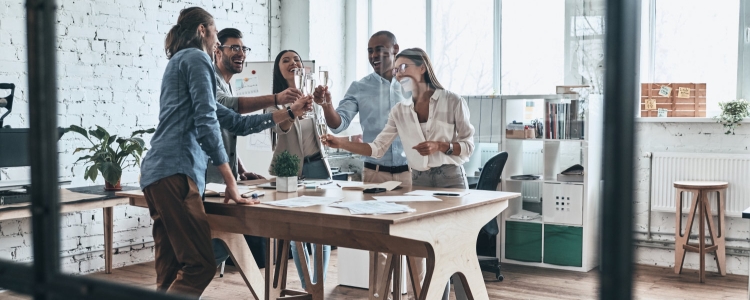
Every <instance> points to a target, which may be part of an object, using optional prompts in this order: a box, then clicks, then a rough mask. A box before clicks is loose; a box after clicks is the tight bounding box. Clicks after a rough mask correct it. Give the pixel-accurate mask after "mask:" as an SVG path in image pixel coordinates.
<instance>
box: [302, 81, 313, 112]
mask: <svg viewBox="0 0 750 300" xmlns="http://www.w3.org/2000/svg"><path fill="white" fill-rule="evenodd" d="M303 77H304V79H303V83H302V94H303V95H305V96H310V95H312V94H313V93H314V92H315V74H314V73H306V74H305V75H304V76H303ZM314 110H315V108H314V107H313V110H310V111H307V112H305V114H304V118H305V119H310V118H315V113H314Z"/></svg>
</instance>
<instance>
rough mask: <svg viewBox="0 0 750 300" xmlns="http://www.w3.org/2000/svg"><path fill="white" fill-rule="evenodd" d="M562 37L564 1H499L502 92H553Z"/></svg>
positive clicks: (559, 80)
mask: <svg viewBox="0 0 750 300" xmlns="http://www.w3.org/2000/svg"><path fill="white" fill-rule="evenodd" d="M564 40H565V1H561V0H539V1H522V0H504V1H502V40H501V44H502V46H501V47H502V59H501V61H502V63H501V66H502V79H501V81H502V94H504V95H513V94H554V93H555V86H556V85H562V84H563V83H564V81H563V77H564V57H565V53H564V52H565V51H564V47H565V45H564Z"/></svg>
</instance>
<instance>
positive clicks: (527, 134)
mask: <svg viewBox="0 0 750 300" xmlns="http://www.w3.org/2000/svg"><path fill="white" fill-rule="evenodd" d="M505 138H508V139H522V140H525V139H533V138H536V132H535V130H534V129H524V130H507V129H506V130H505Z"/></svg>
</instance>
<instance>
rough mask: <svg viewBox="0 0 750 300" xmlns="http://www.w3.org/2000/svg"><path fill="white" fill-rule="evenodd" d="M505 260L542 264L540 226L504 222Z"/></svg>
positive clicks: (539, 224)
mask: <svg viewBox="0 0 750 300" xmlns="http://www.w3.org/2000/svg"><path fill="white" fill-rule="evenodd" d="M505 258H507V259H513V260H519V261H526V262H542V224H541V223H531V222H514V221H506V222H505Z"/></svg>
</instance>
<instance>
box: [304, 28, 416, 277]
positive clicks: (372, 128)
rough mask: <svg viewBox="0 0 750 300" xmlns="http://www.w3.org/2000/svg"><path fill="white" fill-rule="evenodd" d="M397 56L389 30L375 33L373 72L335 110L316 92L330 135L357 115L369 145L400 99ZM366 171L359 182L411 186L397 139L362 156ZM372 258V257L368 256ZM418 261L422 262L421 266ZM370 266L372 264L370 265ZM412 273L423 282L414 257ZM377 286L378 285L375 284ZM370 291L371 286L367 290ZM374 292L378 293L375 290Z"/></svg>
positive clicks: (370, 52) (321, 90)
mask: <svg viewBox="0 0 750 300" xmlns="http://www.w3.org/2000/svg"><path fill="white" fill-rule="evenodd" d="M396 54H398V43H397V42H396V36H395V35H393V33H391V32H390V31H378V32H376V33H375V34H373V35H372V36H371V37H370V41H369V42H368V43H367V57H368V60H369V61H370V65H371V66H372V68H373V70H374V72H373V73H372V74H370V75H367V76H365V77H364V78H362V79H360V80H359V81H355V82H352V85H350V86H349V90H347V91H346V95H344V99H343V100H341V102H339V107H338V108H336V109H334V108H333V104H331V93H329V92H328V88H327V87H320V86H319V87H318V88H316V89H315V93H314V100H315V102H316V103H318V104H320V103H322V102H323V101H322V100H323V97H325V98H326V101H325V102H326V104H323V105H321V106H322V107H323V112H324V114H325V118H326V123H327V124H328V127H330V128H331V131H333V133H339V132H342V131H344V130H345V129H347V128H349V125H350V124H351V121H352V119H353V118H354V116H356V115H357V113H359V123H360V126H362V140H363V142H365V143H371V142H372V141H374V140H375V137H377V136H378V134H379V133H380V132H381V131H383V128H385V124H386V123H387V122H388V114H389V113H390V111H391V108H392V107H393V106H395V105H396V104H397V103H398V102H399V101H401V99H402V97H401V96H400V95H397V94H395V93H396V92H397V91H395V90H394V89H392V88H391V84H392V83H391V81H392V80H393V73H392V71H393V67H394V66H393V62H394V61H395V57H396ZM364 161H365V168H364V170H363V172H362V175H363V176H362V181H364V182H374V183H381V182H386V181H400V182H401V185H403V186H411V169H409V166H408V165H407V163H406V154H404V146H403V145H402V144H401V138H399V137H396V140H394V141H393V143H392V144H391V147H390V148H388V150H387V151H386V152H385V155H383V157H381V158H379V159H375V158H372V157H364ZM371 257H372V256H371ZM378 257H379V261H378V268H377V270H371V271H375V274H376V275H375V277H376V278H379V276H380V275H379V274H381V273H382V272H384V271H385V264H384V263H385V261H386V259H385V253H380V255H378ZM420 261H421V263H420ZM370 265H372V263H370ZM413 265H414V266H413V268H414V269H413V270H412V272H415V273H418V274H414V275H418V276H419V279H420V280H424V277H425V266H424V259H418V258H413ZM378 284H380V283H378ZM370 288H373V287H370ZM375 290H380V289H379V288H378V287H375Z"/></svg>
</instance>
